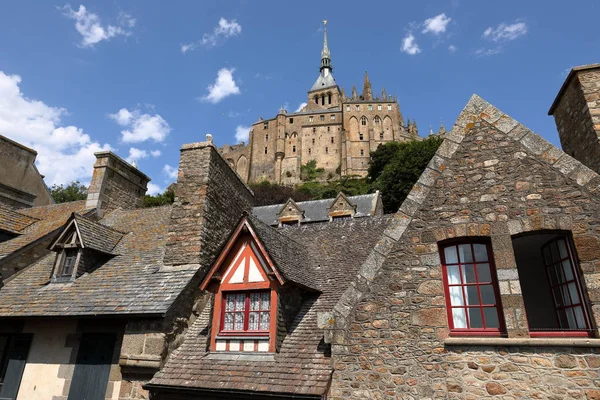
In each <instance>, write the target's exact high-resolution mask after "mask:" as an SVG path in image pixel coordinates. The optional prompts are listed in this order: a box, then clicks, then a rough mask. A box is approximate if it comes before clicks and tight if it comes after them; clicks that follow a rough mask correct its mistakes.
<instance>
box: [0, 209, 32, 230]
mask: <svg viewBox="0 0 600 400" xmlns="http://www.w3.org/2000/svg"><path fill="white" fill-rule="evenodd" d="M37 221H39V219H37V218H33V217H30V216H28V215H25V214H22V213H20V212H18V211H15V210H12V209H10V208H7V207H4V206H0V229H2V230H5V231H9V232H13V233H19V232H21V231H22V230H23V229H25V228H27V227H28V226H29V225H31V224H33V223H34V222H37Z"/></svg>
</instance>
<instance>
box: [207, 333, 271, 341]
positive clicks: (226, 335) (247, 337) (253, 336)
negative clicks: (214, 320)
mask: <svg viewBox="0 0 600 400" xmlns="http://www.w3.org/2000/svg"><path fill="white" fill-rule="evenodd" d="M215 339H217V340H253V339H254V340H268V339H269V334H266V335H257V334H251V335H240V334H235V333H234V334H231V333H219V334H218V335H217V336H216V338H215Z"/></svg>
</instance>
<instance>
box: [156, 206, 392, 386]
mask: <svg viewBox="0 0 600 400" xmlns="http://www.w3.org/2000/svg"><path fill="white" fill-rule="evenodd" d="M390 220H391V217H390V216H381V217H374V218H363V219H354V220H347V221H342V222H339V223H334V224H330V223H325V224H310V225H302V226H298V227H293V228H289V229H285V230H279V231H277V230H276V229H275V228H271V227H266V226H264V225H263V226H264V229H265V230H268V231H271V232H277V233H278V234H280V235H285V236H287V237H289V238H293V240H294V241H295V242H296V243H298V244H300V245H301V246H303V247H304V248H305V250H306V251H307V252H308V253H310V254H311V255H312V256H313V258H314V260H317V262H318V263H317V264H316V265H315V266H314V276H313V280H314V281H315V282H316V283H318V285H319V287H320V288H321V289H322V293H320V294H319V293H309V294H308V295H307V296H306V297H305V298H304V302H303V304H302V307H301V309H300V311H299V313H298V315H297V316H296V319H295V321H294V324H293V326H292V327H291V329H290V331H289V332H288V334H287V336H286V337H285V339H284V340H283V343H282V345H281V348H280V351H279V352H278V353H276V354H274V355H262V354H260V355H259V354H251V355H246V354H223V353H218V354H217V353H208V352H207V351H206V350H207V334H208V331H209V317H207V316H206V315H205V317H204V318H198V319H197V320H196V321H195V322H194V324H193V326H192V327H191V328H190V330H189V332H188V333H187V334H186V338H185V340H184V342H183V344H182V345H181V346H180V347H179V348H178V349H177V350H176V351H174V352H173V353H172V355H171V356H170V357H169V359H168V360H167V362H166V364H165V366H164V367H163V368H162V369H161V370H160V371H159V372H158V373H157V374H156V375H155V376H154V378H153V379H152V381H151V382H150V384H149V385H148V388H152V387H154V388H157V387H161V386H162V387H164V386H168V387H171V388H172V387H182V388H196V389H208V390H223V391H236V390H237V391H255V392H259V393H260V392H262V393H266V392H269V393H280V394H284V395H289V396H292V395H313V396H321V395H323V394H324V393H326V392H327V389H328V385H329V382H330V379H331V374H332V371H333V368H332V365H331V358H330V354H329V353H330V351H329V347H328V345H325V344H324V342H323V330H322V329H319V327H318V325H317V314H318V313H319V312H322V311H325V312H330V311H331V310H332V307H333V305H334V304H335V303H336V302H337V300H338V299H339V297H340V296H341V294H342V293H343V291H344V289H345V288H346V287H347V286H348V285H349V284H350V282H351V281H352V280H354V279H355V277H356V274H357V271H358V269H359V267H360V266H361V265H362V264H363V263H364V261H365V260H366V258H367V256H368V254H369V253H370V251H371V249H372V248H373V247H374V246H375V244H376V243H377V241H378V240H379V238H380V237H381V235H382V233H383V231H384V229H385V228H386V226H387V225H388V224H389V223H390ZM261 233H263V234H264V233H265V232H263V231H262V230H261ZM209 304H210V302H209ZM207 308H208V307H207ZM206 312H207V309H205V310H204V311H203V314H205V313H206ZM208 315H210V314H208ZM255 394H256V393H255Z"/></svg>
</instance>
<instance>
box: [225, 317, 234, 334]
mask: <svg viewBox="0 0 600 400" xmlns="http://www.w3.org/2000/svg"><path fill="white" fill-rule="evenodd" d="M223 329H225V330H226V331H232V330H233V314H232V313H225V324H224V326H223Z"/></svg>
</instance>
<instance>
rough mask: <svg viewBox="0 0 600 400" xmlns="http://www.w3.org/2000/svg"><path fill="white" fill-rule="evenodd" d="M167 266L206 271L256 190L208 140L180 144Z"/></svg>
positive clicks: (165, 261)
mask: <svg viewBox="0 0 600 400" xmlns="http://www.w3.org/2000/svg"><path fill="white" fill-rule="evenodd" d="M175 195H176V197H175V203H174V204H173V210H172V211H171V221H170V223H169V240H168V242H167V249H166V252H165V256H164V263H165V265H180V264H201V266H200V267H201V268H202V269H204V270H207V269H208V268H209V267H210V263H211V262H212V261H213V259H214V258H215V257H216V256H217V252H218V251H219V250H220V248H221V246H222V245H223V243H224V241H225V240H226V239H227V237H228V235H229V234H230V233H231V231H232V229H233V228H234V227H235V224H236V223H237V222H238V221H239V219H240V218H241V216H242V212H243V211H249V210H250V208H251V207H252V203H253V201H254V198H253V194H252V192H251V191H250V189H249V188H248V187H247V186H246V185H245V184H244V182H243V181H242V180H241V179H240V178H239V176H238V175H237V174H236V173H235V172H234V171H233V170H232V169H231V168H230V167H229V165H228V164H227V162H226V161H225V159H223V157H222V156H221V155H220V154H219V153H218V152H217V149H216V148H215V147H214V146H213V144H212V143H210V142H201V143H192V144H188V145H184V146H183V147H182V148H181V159H180V162H179V175H178V179H177V188H176V193H175Z"/></svg>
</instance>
